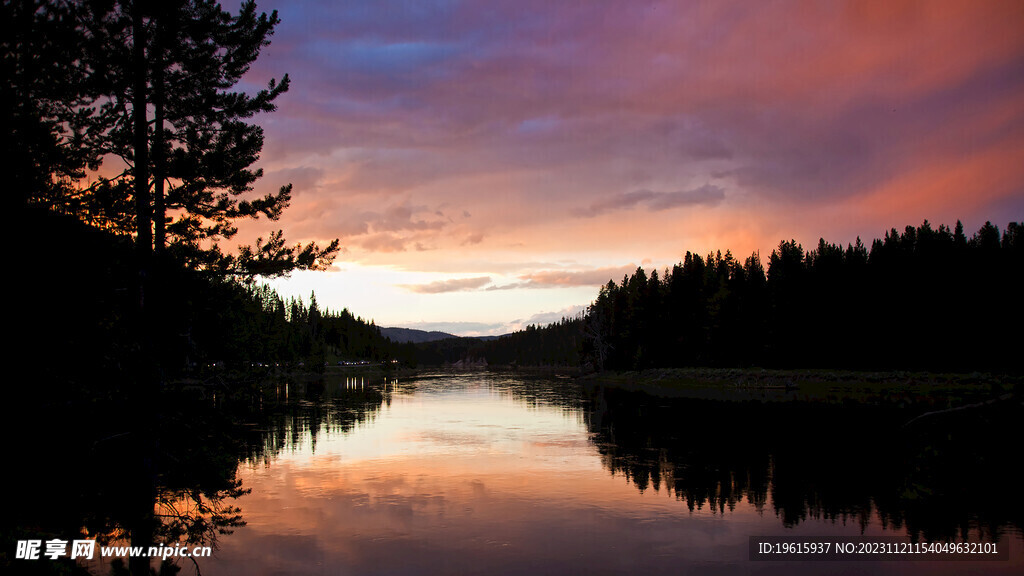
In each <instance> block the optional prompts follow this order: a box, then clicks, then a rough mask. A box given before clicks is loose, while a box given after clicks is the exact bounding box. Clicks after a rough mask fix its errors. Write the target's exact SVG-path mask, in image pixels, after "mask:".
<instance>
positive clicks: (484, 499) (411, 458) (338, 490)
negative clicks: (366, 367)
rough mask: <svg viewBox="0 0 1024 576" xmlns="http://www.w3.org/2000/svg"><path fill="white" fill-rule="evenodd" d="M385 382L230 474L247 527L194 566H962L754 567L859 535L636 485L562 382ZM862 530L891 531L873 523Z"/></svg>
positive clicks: (436, 569)
mask: <svg viewBox="0 0 1024 576" xmlns="http://www.w3.org/2000/svg"><path fill="white" fill-rule="evenodd" d="M351 387H352V384H351V383H350V382H346V383H345V384H344V387H343V388H344V389H348V390H351V389H352V388H351ZM362 387H363V384H362V383H361V384H360V385H359V388H360V389H361V388H362ZM390 390H391V392H390V396H388V398H387V401H385V402H384V403H383V405H382V406H381V408H380V412H379V414H377V415H376V417H375V418H373V419H372V420H366V421H365V422H362V423H361V424H358V425H356V426H354V427H350V428H348V429H345V430H341V431H339V430H331V429H329V427H327V428H315V429H310V430H305V431H304V435H302V434H300V435H298V436H297V437H295V438H293V439H292V440H293V442H292V443H291V444H290V448H289V449H287V450H282V451H280V452H279V453H278V454H277V455H276V457H274V458H271V459H270V460H269V461H266V460H260V461H252V462H248V463H243V464H242V465H241V466H240V470H239V477H240V478H241V480H242V482H243V485H244V486H246V487H248V488H251V489H252V493H251V494H250V495H248V496H245V497H244V498H242V499H241V500H240V501H239V505H240V506H241V507H242V508H243V511H244V516H245V520H246V522H247V526H245V527H243V528H240V529H237V530H236V531H235V533H234V534H233V535H231V536H228V537H225V538H223V539H222V540H221V548H220V550H219V551H218V553H217V555H216V557H215V558H214V559H213V560H212V561H208V562H207V563H206V564H204V565H203V571H204V573H205V572H207V571H209V572H208V573H216V574H256V575H259V574H298V573H303V574H319V573H323V574H339V573H340V574H462V573H488V574H537V573H542V574H544V573H546V574H562V573H586V574H624V573H641V572H651V573H655V572H657V573H663V572H672V573H678V572H687V571H691V570H697V571H700V572H708V571H713V572H714V571H717V572H723V573H737V572H739V573H778V574H782V573H786V574H789V573H793V572H794V571H796V572H802V573H826V572H828V573H842V572H843V571H847V572H849V573H862V572H863V571H864V570H865V569H869V571H871V572H874V573H891V574H897V573H899V574H903V573H907V571H911V572H918V573H923V572H925V571H927V572H928V573H936V572H938V573H942V572H948V573H953V572H961V571H962V570H963V569H964V568H966V567H967V566H968V565H967V564H964V563H961V562H945V563H942V562H938V563H936V562H930V563H910V562H902V561H901V562H884V563H875V562H872V563H869V564H864V563H838V562H817V563H814V562H811V563H790V562H782V563H779V562H771V563H765V562H750V561H748V559H747V546H748V539H749V537H750V536H756V535H782V534H785V535H790V536H798V535H831V534H835V535H851V536H853V535H859V534H861V533H862V531H861V530H862V529H861V526H860V523H859V521H854V520H851V521H849V522H845V523H844V522H841V521H839V522H833V521H828V520H816V519H814V518H810V519H807V520H805V521H803V522H801V523H799V524H797V525H795V526H791V527H788V528H787V527H785V526H783V524H782V523H781V522H780V521H779V518H777V517H776V514H775V513H774V512H773V511H772V510H773V508H772V505H771V502H768V503H767V504H766V503H761V504H760V505H755V504H754V503H752V502H751V501H750V497H749V496H748V497H745V498H743V497H741V498H739V499H737V500H736V501H734V502H733V503H732V504H731V506H730V507H729V508H726V509H725V510H723V511H718V510H715V509H714V508H713V506H710V505H704V504H703V503H702V504H701V505H700V506H699V507H695V508H694V510H692V511H691V510H690V508H689V507H688V506H687V503H686V502H685V501H684V500H683V499H680V498H677V497H676V494H673V493H672V492H671V491H670V490H669V487H668V485H667V484H666V485H664V486H661V487H660V489H656V488H655V487H653V486H652V487H649V488H647V489H645V490H638V488H637V484H636V482H635V479H630V478H629V477H627V475H626V474H623V473H622V472H621V471H618V472H615V473H609V472H610V471H609V458H610V457H609V456H608V455H607V454H605V455H602V454H601V453H600V452H599V449H598V448H599V447H598V445H597V436H598V434H597V433H595V432H594V431H592V430H593V427H594V425H593V422H591V421H590V419H591V415H590V413H589V412H588V404H587V399H586V398H585V394H584V393H583V392H582V391H581V390H579V389H577V388H575V387H574V386H572V385H571V384H568V385H567V384H559V383H551V382H543V381H541V382H531V381H527V380H522V379H517V378H508V377H503V376H490V375H472V376H460V377H453V376H439V377H435V378H422V379H418V380H413V381H409V382H402V383H400V384H399V383H398V382H391V383H390ZM341 393H342V394H344V392H341ZM311 430H312V431H311ZM617 457H619V458H620V459H621V458H623V457H621V456H617ZM630 457H633V458H635V457H634V456H630ZM612 470H616V468H615V466H613V467H612ZM666 482H667V479H666ZM863 533H864V534H868V535H871V534H885V533H887V532H886V531H885V530H883V528H882V527H881V523H880V522H879V521H878V518H877V517H875V518H874V519H873V520H872V521H871V522H870V524H869V525H868V526H866V527H865V528H864V531H863ZM1010 543H1012V546H1013V547H1014V548H1015V550H1014V551H1013V552H1011V554H1012V557H1013V558H1017V560H1014V561H1011V562H988V563H985V564H982V565H980V566H981V568H982V569H983V570H984V572H985V573H994V572H1003V573H1011V572H1014V571H1015V570H1014V569H1015V567H1016V568H1019V566H1020V561H1019V557H1020V548H1021V538H1020V535H1019V534H1017V535H1015V536H1013V537H1010V538H1003V539H1002V544H1003V545H1010ZM969 565H970V566H972V567H975V568H977V567H978V566H979V565H978V564H975V563H971V564H969ZM208 567H209V568H208ZM185 568H186V572H187V571H188V570H189V569H190V568H191V567H189V566H186V567H185Z"/></svg>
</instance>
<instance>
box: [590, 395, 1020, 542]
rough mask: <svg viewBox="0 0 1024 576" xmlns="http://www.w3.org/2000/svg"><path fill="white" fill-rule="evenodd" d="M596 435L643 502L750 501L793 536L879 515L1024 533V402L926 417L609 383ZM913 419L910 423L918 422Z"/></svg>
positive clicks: (977, 531)
mask: <svg viewBox="0 0 1024 576" xmlns="http://www.w3.org/2000/svg"><path fill="white" fill-rule="evenodd" d="M591 396H592V403H591V407H590V411H589V416H588V426H589V428H590V431H591V432H592V433H593V434H594V439H593V441H594V443H595V445H596V446H597V448H598V450H599V451H600V453H601V456H602V459H603V461H604V464H605V466H606V467H607V468H608V469H609V470H610V471H611V472H612V474H614V475H619V474H621V475H623V476H625V477H626V478H627V479H629V481H630V482H632V483H633V484H634V485H635V486H636V488H637V489H638V490H640V491H641V492H643V491H646V490H651V489H653V490H655V491H665V492H667V493H668V494H670V495H674V497H675V498H677V499H679V500H683V501H685V502H686V504H687V506H688V507H689V508H690V510H694V509H702V508H704V507H708V508H709V509H710V510H712V511H715V512H719V513H724V512H725V511H726V510H732V509H734V508H735V506H736V505H737V504H738V503H740V502H741V501H743V500H746V501H747V502H749V503H750V504H752V505H754V506H755V507H756V508H757V509H758V510H764V509H766V508H770V509H771V510H772V511H773V512H774V513H775V514H776V515H777V516H778V517H779V519H780V520H781V521H782V523H783V524H784V525H786V526H794V525H796V524H799V523H801V522H803V521H805V520H808V519H819V520H820V519H825V520H830V521H841V522H843V523H847V522H854V523H858V524H860V525H861V527H862V530H863V529H864V528H866V527H867V526H868V524H869V523H871V522H872V519H873V517H877V519H878V521H879V522H881V524H882V525H883V526H884V527H892V528H895V529H903V528H905V529H906V531H907V532H908V533H909V534H910V535H911V537H913V538H924V539H926V540H938V539H949V538H956V537H960V538H967V537H968V536H969V535H970V536H972V537H973V538H975V539H977V538H985V539H991V538H998V536H999V535H1000V534H1001V533H1002V532H1003V531H1004V530H1006V529H1008V528H1013V529H1016V530H1018V531H1020V530H1021V529H1022V528H1024V509H1022V500H1021V498H1020V497H1019V495H1018V494H1016V491H1015V490H1012V489H1011V487H1012V486H1014V485H1015V484H1016V482H1015V481H1014V478H1015V477H1016V476H1015V473H1014V470H1015V462H1014V460H1015V458H1014V457H1013V455H1014V454H1015V453H1016V451H1017V450H1018V447H1019V446H1020V445H1021V441H1022V440H1024V429H1022V428H1021V427H1020V426H1019V424H1016V423H1019V422H1020V421H1021V417H1022V416H1024V410H1022V407H1021V403H1020V401H1019V400H1013V399H1012V398H1011V399H1006V400H1004V401H1001V402H997V403H993V404H991V405H987V406H983V407H979V408H977V409H974V410H965V411H962V412H950V413H943V414H935V415H932V416H929V417H925V418H921V419H918V420H914V421H913V422H910V421H911V420H912V419H913V418H914V416H915V414H913V413H911V412H910V411H909V410H906V409H904V408H901V407H899V406H895V405H893V406H878V405H875V406H870V405H853V404H849V403H847V404H839V405H836V404H823V403H813V404H812V403H807V402H776V403H772V402H767V403H762V402H722V401H712V400H693V399H680V398H671V399H670V398H660V397H658V398H655V397H651V396H647V395H645V394H643V393H640V392H630V391H625V390H621V389H615V388H604V387H596V388H595V389H593V390H592V394H591ZM908 422H909V424H908Z"/></svg>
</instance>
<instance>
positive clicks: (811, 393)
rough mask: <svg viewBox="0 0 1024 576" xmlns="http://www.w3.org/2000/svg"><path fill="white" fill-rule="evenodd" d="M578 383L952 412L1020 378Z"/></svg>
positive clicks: (755, 371) (650, 376)
mask: <svg viewBox="0 0 1024 576" xmlns="http://www.w3.org/2000/svg"><path fill="white" fill-rule="evenodd" d="M578 381H580V382H582V383H584V384H586V385H590V386H595V385H602V386H610V387H615V388H622V389H627V390H635V391H640V392H645V393H647V394H650V395H652V396H663V397H676V398H694V399H706V400H733V401H762V402H787V401H804V402H823V403H829V404H842V403H858V404H896V405H904V406H911V405H922V406H940V405H945V406H954V405H960V404H964V403H970V402H980V401H987V400H992V399H995V398H1001V397H1004V396H1006V395H1008V394H1009V395H1014V396H1020V395H1021V393H1022V392H1024V377H1022V376H1019V375H1001V374H988V373H970V374H949V373H930V372H900V371H892V372H854V371H848V370H821V369H799V370H774V369H773V370H768V369H761V368H665V369H651V370H642V371H632V372H602V373H594V374H588V375H585V376H582V377H580V378H578Z"/></svg>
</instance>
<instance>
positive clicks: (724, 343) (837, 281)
mask: <svg viewBox="0 0 1024 576" xmlns="http://www.w3.org/2000/svg"><path fill="white" fill-rule="evenodd" d="M1022 279H1024V226H1022V224H1021V223H1010V224H1009V225H1008V226H1007V227H1006V229H1005V230H1004V231H1003V232H1002V233H1000V231H999V229H998V228H997V227H996V226H994V225H992V224H991V223H989V222H986V223H985V225H984V226H982V227H981V229H979V230H978V232H977V233H975V234H974V235H973V236H972V237H971V238H967V237H966V235H965V234H964V232H963V226H962V224H961V223H960V222H957V224H956V226H955V227H954V228H952V229H950V228H949V227H947V226H945V225H941V226H939V227H938V228H937V229H935V228H933V227H932V226H931V224H930V223H929V222H928V221H927V220H926V221H924V222H923V223H922V224H921V225H920V226H917V227H914V226H907V227H906V228H905V229H904V230H903V232H900V231H898V230H896V229H895V228H894V229H892V230H890V231H888V232H887V233H886V234H885V236H884V238H882V239H876V240H874V241H872V243H871V247H870V249H869V248H868V247H867V246H865V245H864V244H863V243H862V242H861V241H860V239H859V238H858V239H857V241H856V243H855V244H849V245H847V246H846V247H845V248H844V247H842V246H840V245H837V244H832V243H829V242H826V241H825V240H824V239H821V240H819V241H818V244H817V246H816V247H814V248H813V249H811V250H805V249H804V248H803V247H802V246H801V245H800V244H798V243H797V242H796V241H794V240H789V241H782V242H781V243H780V244H779V246H778V247H777V248H776V249H775V250H773V251H772V253H771V256H770V257H769V259H768V269H767V271H765V269H764V267H763V266H762V264H761V261H760V258H759V256H758V254H756V253H755V254H752V255H751V256H749V257H747V258H746V259H745V260H744V261H743V262H740V261H739V260H737V259H736V258H735V257H733V256H732V254H731V253H730V252H728V251H727V252H726V253H725V254H724V255H723V254H722V253H721V252H716V253H714V254H709V255H708V256H707V257H706V258H701V257H700V256H699V255H697V254H692V253H689V252H687V253H686V255H685V257H684V259H683V261H682V262H680V263H678V264H676V265H675V266H673V267H672V269H671V270H668V269H666V270H665V271H664V273H663V274H662V275H659V274H658V273H657V271H656V270H655V271H652V272H651V273H650V275H648V274H647V273H646V272H645V271H644V270H643V269H639V268H638V269H637V271H636V272H635V273H634V274H632V275H630V276H627V277H625V278H623V280H622V282H621V283H620V284H615V283H614V282H612V281H609V283H608V284H607V285H606V286H604V287H602V288H601V291H600V292H599V294H598V297H597V299H596V301H595V302H594V303H593V304H592V305H591V306H590V308H589V310H588V312H587V318H586V322H585V327H584V330H585V334H586V340H585V345H586V350H585V352H584V355H585V356H586V358H587V361H589V362H591V363H592V364H593V365H594V367H596V368H610V369H641V368H646V367H654V366H658V367H666V366H775V367H832V368H855V369H877V368H899V369H929V370H938V369H950V370H1010V369H1013V370H1019V369H1020V367H1021V360H1020V355H1019V354H1018V353H1016V352H1015V351H1017V350H1019V347H1020V345H1021V326H1022V323H1021V321H1022V320H1024V306H1022V301H1021V298H1020V288H1021V285H1022V284H1021V281H1022Z"/></svg>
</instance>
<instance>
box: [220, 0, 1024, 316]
mask: <svg viewBox="0 0 1024 576" xmlns="http://www.w3.org/2000/svg"><path fill="white" fill-rule="evenodd" d="M258 8H259V9H260V10H265V11H268V12H269V11H271V10H277V11H278V13H279V16H280V19H281V23H280V24H279V25H278V27H277V28H276V30H275V34H274V36H273V38H272V43H271V44H270V45H269V46H268V47H266V48H265V49H264V50H263V52H262V53H261V55H260V57H259V59H258V60H257V61H256V63H255V64H254V65H253V67H252V69H251V70H250V72H249V74H248V75H247V76H246V77H245V79H244V80H243V83H242V85H241V88H242V89H245V90H256V89H259V88H261V87H263V86H265V84H266V82H267V81H268V80H270V79H271V78H280V77H281V76H282V75H283V74H285V73H287V74H288V75H289V78H290V79H291V88H290V90H289V92H288V93H286V94H284V95H283V96H281V97H280V98H279V100H278V105H279V107H278V110H277V111H276V112H274V113H272V114H268V115H263V116H260V117H258V118H257V119H256V120H257V121H258V122H259V124H260V125H262V126H263V127H264V129H265V138H266V140H265V145H264V149H263V154H262V156H261V159H260V162H259V166H260V167H261V168H263V170H264V171H265V175H264V177H263V178H262V180H260V182H259V183H258V184H257V187H256V192H257V193H265V192H268V191H271V190H276V189H277V188H279V187H280V186H282V185H284V184H287V183H292V184H293V185H294V189H293V193H292V205H291V206H290V207H289V209H288V210H287V211H286V212H285V214H284V215H283V216H282V217H281V219H280V220H279V221H277V222H262V221H260V222H255V223H252V224H249V225H246V226H244V227H243V228H242V233H241V234H240V236H239V237H238V238H239V240H243V241H244V240H246V239H247V238H248V239H251V238H254V237H255V236H257V235H265V234H267V233H268V232H269V231H271V230H276V229H279V228H280V229H283V230H284V232H285V237H286V238H288V239H289V241H291V242H298V241H302V242H307V241H310V240H316V241H319V242H323V243H327V242H329V241H330V240H332V239H334V238H339V239H340V240H341V244H342V246H343V249H342V252H341V253H340V254H339V256H338V258H337V260H336V261H335V263H334V266H333V267H332V269H331V270H329V271H325V272H296V273H293V274H292V275H291V276H290V277H289V278H287V279H284V280H276V281H274V282H272V285H273V286H274V287H275V288H277V289H278V291H279V292H281V293H282V294H283V295H285V296H302V297H303V298H305V299H307V300H308V298H309V295H310V293H312V292H315V293H316V298H317V301H318V303H319V304H320V306H321V307H328V308H330V309H333V310H339V309H341V308H348V309H349V310H350V311H352V312H353V313H354V314H356V315H358V316H361V317H363V318H365V319H368V320H369V319H373V320H374V321H375V322H376V323H377V325H379V326H403V327H410V328H419V329H425V330H438V329H439V330H445V331H448V332H452V333H456V334H464V335H485V334H501V333H506V332H509V331H511V330H515V329H519V328H522V327H524V326H525V325H527V324H530V323H541V324H543V323H547V322H550V321H554V320H557V319H558V318H560V317H562V316H565V315H573V314H576V313H579V312H580V311H581V310H583V309H584V308H585V307H586V305H587V304H589V303H590V302H591V301H593V299H594V298H595V296H596V295H597V290H598V287H599V286H600V285H602V284H605V283H607V281H608V280H609V279H615V280H617V281H621V279H622V277H623V275H625V274H627V273H631V272H633V271H635V270H636V268H637V267H638V266H643V267H644V268H645V269H646V270H651V269H658V270H663V269H664V268H665V267H670V266H671V265H672V264H674V263H676V262H678V261H680V260H681V259H682V257H683V254H684V253H685V252H687V251H691V252H695V253H699V254H707V253H708V252H711V251H714V250H722V251H723V252H724V251H725V250H731V251H732V252H733V254H734V255H736V256H737V257H740V258H744V257H746V256H748V255H750V254H751V253H754V252H758V253H759V254H760V256H761V258H762V261H766V260H767V257H768V255H769V254H770V253H771V250H772V249H773V248H774V247H775V246H777V245H778V244H779V242H780V241H781V240H783V239H795V240H797V241H798V242H800V243H802V244H804V245H805V246H807V245H813V244H816V243H817V241H818V238H822V237H823V238H825V239H826V240H827V241H831V242H838V243H842V244H846V243H850V242H854V241H855V239H856V238H857V237H858V236H860V237H861V238H863V239H864V240H865V241H870V239H872V238H876V237H881V236H883V235H884V233H885V231H886V230H889V229H890V228H893V227H896V228H899V229H902V228H903V227H905V226H906V225H918V224H920V223H921V222H922V221H923V220H925V219H927V220H929V221H930V222H931V223H932V224H933V225H938V224H941V223H945V224H949V225H952V224H953V223H955V221H956V220H957V219H960V220H962V221H963V223H964V226H965V228H966V229H967V230H968V232H970V231H972V230H977V229H978V228H979V227H980V226H981V225H982V224H983V223H984V222H985V221H986V220H991V221H992V222H993V223H994V224H996V225H998V226H999V227H1000V229H1002V228H1003V227H1005V226H1006V224H1007V223H1008V222H1010V221H1022V220H1024V33H1022V31H1024V3H1022V2H1019V1H1011V2H995V1H987V2H973V1H969V2H944V1H927V2H926V1H921V2H899V1H886V2H839V1H836V2H787V1H781V2H777V1H765V2H737V3H731V2H642V1H631V2H601V1H585V2H568V1H567V2H550V1H548V0H544V1H533V0H514V1H503V0H498V1H488V2H458V1H450V0H443V1H442V0H437V1H434V0H417V1H408V2H391V1H379V2H364V1H354V2H347V1H337V0H324V1H306V2H301V1H291V0H290V1H288V2H284V1H279V2H272V1H266V0H265V1H263V2H259V3H258Z"/></svg>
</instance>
